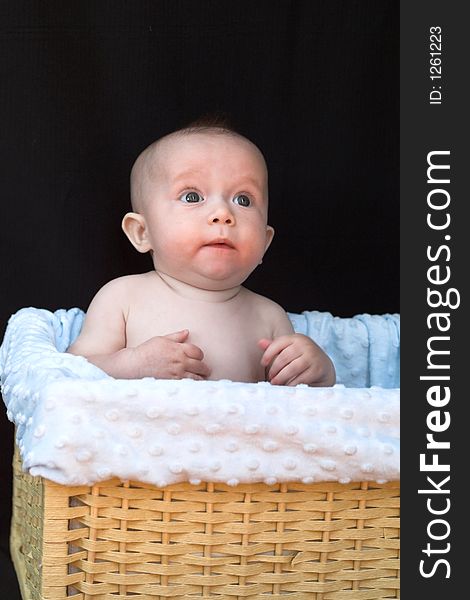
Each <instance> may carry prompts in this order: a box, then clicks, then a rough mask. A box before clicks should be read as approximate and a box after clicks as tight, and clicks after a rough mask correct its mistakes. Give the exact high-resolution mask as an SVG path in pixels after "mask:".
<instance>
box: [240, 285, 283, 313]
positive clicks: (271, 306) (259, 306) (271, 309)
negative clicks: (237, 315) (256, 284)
mask: <svg viewBox="0 0 470 600" xmlns="http://www.w3.org/2000/svg"><path fill="white" fill-rule="evenodd" d="M243 289H244V293H245V301H246V302H247V303H249V304H250V305H251V307H252V308H253V309H254V310H255V311H259V312H260V314H262V315H263V316H264V317H267V318H270V319H273V318H280V317H285V316H286V311H285V310H284V309H283V308H282V306H280V305H279V304H277V302H274V301H273V300H271V299H270V298H266V296H261V294H256V293H255V292H252V291H251V290H248V289H247V288H243Z"/></svg>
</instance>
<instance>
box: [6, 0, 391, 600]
mask: <svg viewBox="0 0 470 600" xmlns="http://www.w3.org/2000/svg"><path fill="white" fill-rule="evenodd" d="M398 27H399V11H398V3H397V2H394V1H385V0H382V1H377V0H375V1H367V0H359V1H347V2H345V1H327V0H324V1H301V0H297V1H278V2H272V1H271V2H267V1H260V0H258V1H256V2H252V1H238V2H233V1H220V0H219V1H210V0H200V1H186V2H183V1H171V2H170V1H161V0H160V1H159V0H155V1H153V2H151V1H146V2H145V1H133V2H130V1H129V2H122V1H116V0H113V1H111V0H110V1H95V2H91V1H90V2H87V1H80V2H73V1H72V2H70V1H68V2H54V1H49V2H39V1H37V2H21V1H20V2H1V3H0V61H1V62H0V64H1V82H2V84H1V89H0V102H1V104H0V119H1V130H0V168H1V181H2V197H1V206H2V219H1V221H2V227H1V229H0V236H1V237H0V250H1V259H2V260H1V265H2V266H1V282H2V293H1V297H0V299H1V303H0V337H1V336H2V335H3V331H4V327H5V325H6V321H7V319H8V317H9V316H10V314H12V313H13V312H15V311H17V310H18V309H19V308H21V307H23V306H37V307H42V308H48V309H51V310H55V309H57V308H65V307H67V308H68V307H72V306H79V307H81V308H83V309H86V307H87V305H88V304H89V302H90V300H91V298H92V297H93V295H94V293H95V292H96V291H97V290H98V289H99V287H101V286H102V285H103V284H104V283H105V282H106V281H108V280H109V279H112V278H114V277H117V276H120V275H124V274H128V273H135V272H143V271H145V270H148V269H150V268H151V263H150V260H149V258H148V257H147V256H144V257H143V256H141V255H139V254H138V253H137V252H136V251H135V250H134V249H133V248H132V247H131V245H130V244H129V242H128V241H127V240H126V239H125V237H124V235H123V234H122V232H121V229H120V221H121V219H122V216H123V214H124V213H125V212H126V211H127V210H128V209H129V188H128V175H129V171H130V168H131V166H132V163H133V161H134V160H135V158H136V157H137V155H138V154H139V152H140V151H141V150H142V149H143V148H144V147H145V146H147V145H148V144H149V143H150V142H152V141H153V140H154V139H156V138H158V137H160V136H161V135H164V134H166V133H168V132H170V131H172V130H174V129H175V128H178V127H180V126H182V125H185V124H186V123H187V122H189V121H191V120H192V119H194V118H196V117H198V116H200V115H201V114H204V113H207V112H213V111H223V112H224V113H226V114H227V115H228V117H229V118H230V119H231V120H232V122H233V123H234V125H235V126H236V127H237V128H238V129H239V130H240V131H241V133H244V134H245V135H247V136H248V137H249V138H250V139H252V140H253V141H254V142H255V143H256V144H258V146H259V147H260V148H261V149H262V151H263V153H264V154H265V157H266V159H267V163H268V167H269V172H270V219H269V221H270V224H271V225H273V226H274V228H275V229H276V236H275V239H274V242H273V245H272V246H271V248H270V250H269V252H268V254H267V255H266V257H265V260H264V262H263V265H262V266H261V267H259V268H258V269H257V271H255V273H254V274H253V275H252V276H251V277H250V279H249V280H248V281H247V286H248V287H250V288H251V289H253V290H254V291H256V292H259V293H261V294H264V295H267V296H269V297H270V298H272V299H273V300H275V301H277V302H279V303H280V304H282V305H283V306H284V308H285V309H286V310H288V311H291V312H301V311H302V310H320V311H329V312H331V313H333V314H334V315H337V316H343V317H346V316H352V315H354V314H357V313H364V312H367V313H379V314H380V313H386V312H399V251H398V244H399V206H398V202H399V175H398V169H399V148H398V143H399V121H398V119H399V30H398ZM0 420H1V422H0V425H1V428H2V436H1V438H0V440H1V452H2V454H1V457H2V458H1V482H2V500H1V502H2V513H1V517H0V528H1V544H2V545H1V550H2V552H3V554H5V553H6V552H7V535H8V528H9V498H10V491H9V484H8V483H7V482H8V481H9V478H10V456H11V446H12V426H11V424H9V423H8V422H7V420H6V416H4V415H2V416H1V417H0ZM2 568H3V567H2ZM5 581H6V579H3V580H2V583H3V585H6V584H5ZM2 583H0V589H1V585H2ZM8 589H9V588H8ZM9 594H10V595H9V596H8V598H11V600H14V598H15V596H14V592H13V590H11V591H10V592H9ZM3 597H4V596H2V598H3Z"/></svg>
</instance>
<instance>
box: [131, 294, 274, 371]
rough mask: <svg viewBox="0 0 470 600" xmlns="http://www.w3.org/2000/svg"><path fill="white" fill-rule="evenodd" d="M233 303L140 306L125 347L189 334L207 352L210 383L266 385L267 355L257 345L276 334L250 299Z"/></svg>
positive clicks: (173, 300) (171, 301)
mask: <svg viewBox="0 0 470 600" xmlns="http://www.w3.org/2000/svg"><path fill="white" fill-rule="evenodd" d="M234 300H235V301H229V302H223V303H218V302H214V303H210V302H209V303H207V302H199V301H192V300H190V299H186V298H181V297H178V296H175V297H170V298H165V297H161V298H160V299H159V301H155V302H149V301H142V302H140V303H139V304H140V306H135V307H133V308H132V309H131V311H130V313H129V318H128V321H127V327H126V329H127V330H126V336H127V346H128V347H135V346H137V345H139V344H141V343H143V342H144V341H146V340H148V339H150V338H151V337H153V336H163V335H167V334H170V333H174V332H177V331H181V330H182V329H188V330H189V337H188V340H187V341H188V342H190V343H192V344H195V345H196V346H198V347H199V348H200V349H201V350H202V351H203V352H204V360H205V362H206V363H207V364H208V365H209V367H210V368H211V370H212V372H211V377H210V379H213V380H218V379H230V380H232V381H249V382H255V381H262V380H264V368H263V367H262V366H261V365H260V360H261V357H262V354H263V352H262V351H261V350H260V348H259V347H258V345H257V342H258V340H259V339H261V338H263V337H269V336H270V335H272V334H271V332H270V331H268V328H267V326H266V325H265V324H264V323H263V320H262V319H260V315H259V314H258V311H257V310H256V309H254V307H253V306H251V305H250V302H249V300H248V299H243V298H240V299H234Z"/></svg>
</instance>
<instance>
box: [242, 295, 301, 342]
mask: <svg viewBox="0 0 470 600" xmlns="http://www.w3.org/2000/svg"><path fill="white" fill-rule="evenodd" d="M246 294H247V295H246V298H247V302H249V303H250V305H251V309H252V311H251V312H252V314H253V315H254V316H255V319H256V321H257V322H258V323H260V324H261V325H262V326H263V327H264V328H265V329H266V330H267V331H269V332H270V333H269V335H271V336H273V337H277V336H279V335H285V334H289V333H292V332H293V328H292V324H291V322H290V320H289V317H288V316H287V313H286V311H285V310H284V309H283V308H282V306H280V305H279V304H277V302H274V301H273V300H270V299H269V298H266V296H261V295H260V294H256V293H255V292H252V291H251V290H246Z"/></svg>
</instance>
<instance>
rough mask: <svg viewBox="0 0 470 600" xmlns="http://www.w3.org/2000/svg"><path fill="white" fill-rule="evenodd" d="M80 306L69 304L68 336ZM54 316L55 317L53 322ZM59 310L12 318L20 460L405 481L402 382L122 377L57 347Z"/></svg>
mask: <svg viewBox="0 0 470 600" xmlns="http://www.w3.org/2000/svg"><path fill="white" fill-rule="evenodd" d="M76 314H77V313H74V314H73V313H72V312H71V311H69V312H68V313H66V312H65V311H62V313H61V316H60V319H61V331H62V333H63V332H64V331H66V332H67V335H69V340H68V341H71V340H72V339H73V338H74V337H75V336H76V334H77V333H78V332H77V331H72V329H73V327H70V324H71V323H73V319H74V318H75V317H76ZM54 319H56V321H54ZM56 326H57V315H54V314H53V313H49V312H48V311H44V310H39V309H23V310H22V311H19V312H18V313H17V314H16V315H14V316H13V317H12V318H11V319H10V322H9V325H8V328H7V332H6V334H5V339H4V342H3V344H2V347H1V353H0V356H1V361H0V367H1V369H0V376H1V382H2V393H3V396H4V401H5V404H6V406H7V414H8V417H9V419H10V420H11V421H13V422H14V423H15V424H16V427H17V443H18V446H19V448H20V452H21V455H22V458H23V466H24V468H25V469H26V470H28V471H29V472H30V473H31V474H32V475H41V476H43V477H46V478H48V479H51V480H52V481H56V482H58V483H61V484H65V485H77V484H80V485H81V484H87V485H90V484H93V483H96V482H97V481H102V480H106V479H109V478H111V477H118V478H119V479H121V480H136V481H141V482H147V483H151V484H154V485H157V486H160V487H162V486H165V485H169V484H171V483H177V482H181V481H189V482H192V483H199V482H200V481H212V482H225V483H228V484H229V485H236V484H238V483H254V482H266V483H268V484H274V483H276V482H283V481H302V482H304V483H312V482H315V481H339V482H343V483H347V482H349V481H367V480H368V481H377V482H379V483H381V482H385V481H389V480H396V479H398V478H399V390H398V389H384V388H380V387H376V386H374V387H370V388H346V387H344V386H343V385H337V386H335V387H334V388H309V387H307V386H303V385H301V386H297V387H295V388H288V387H281V386H273V385H270V384H269V383H258V384H247V383H235V382H230V381H192V380H189V379H186V380H181V381H171V380H155V379H153V378H145V379H141V380H116V379H113V378H111V377H109V376H108V375H106V374H105V373H103V371H101V370H100V369H98V368H97V367H95V366H93V365H91V364H90V363H88V362H87V361H86V360H85V359H84V358H81V357H77V356H72V355H69V354H64V353H63V352H59V350H58V347H59V349H62V350H64V349H65V348H66V345H65V346H64V342H63V340H62V341H58V340H57V327H56Z"/></svg>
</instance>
